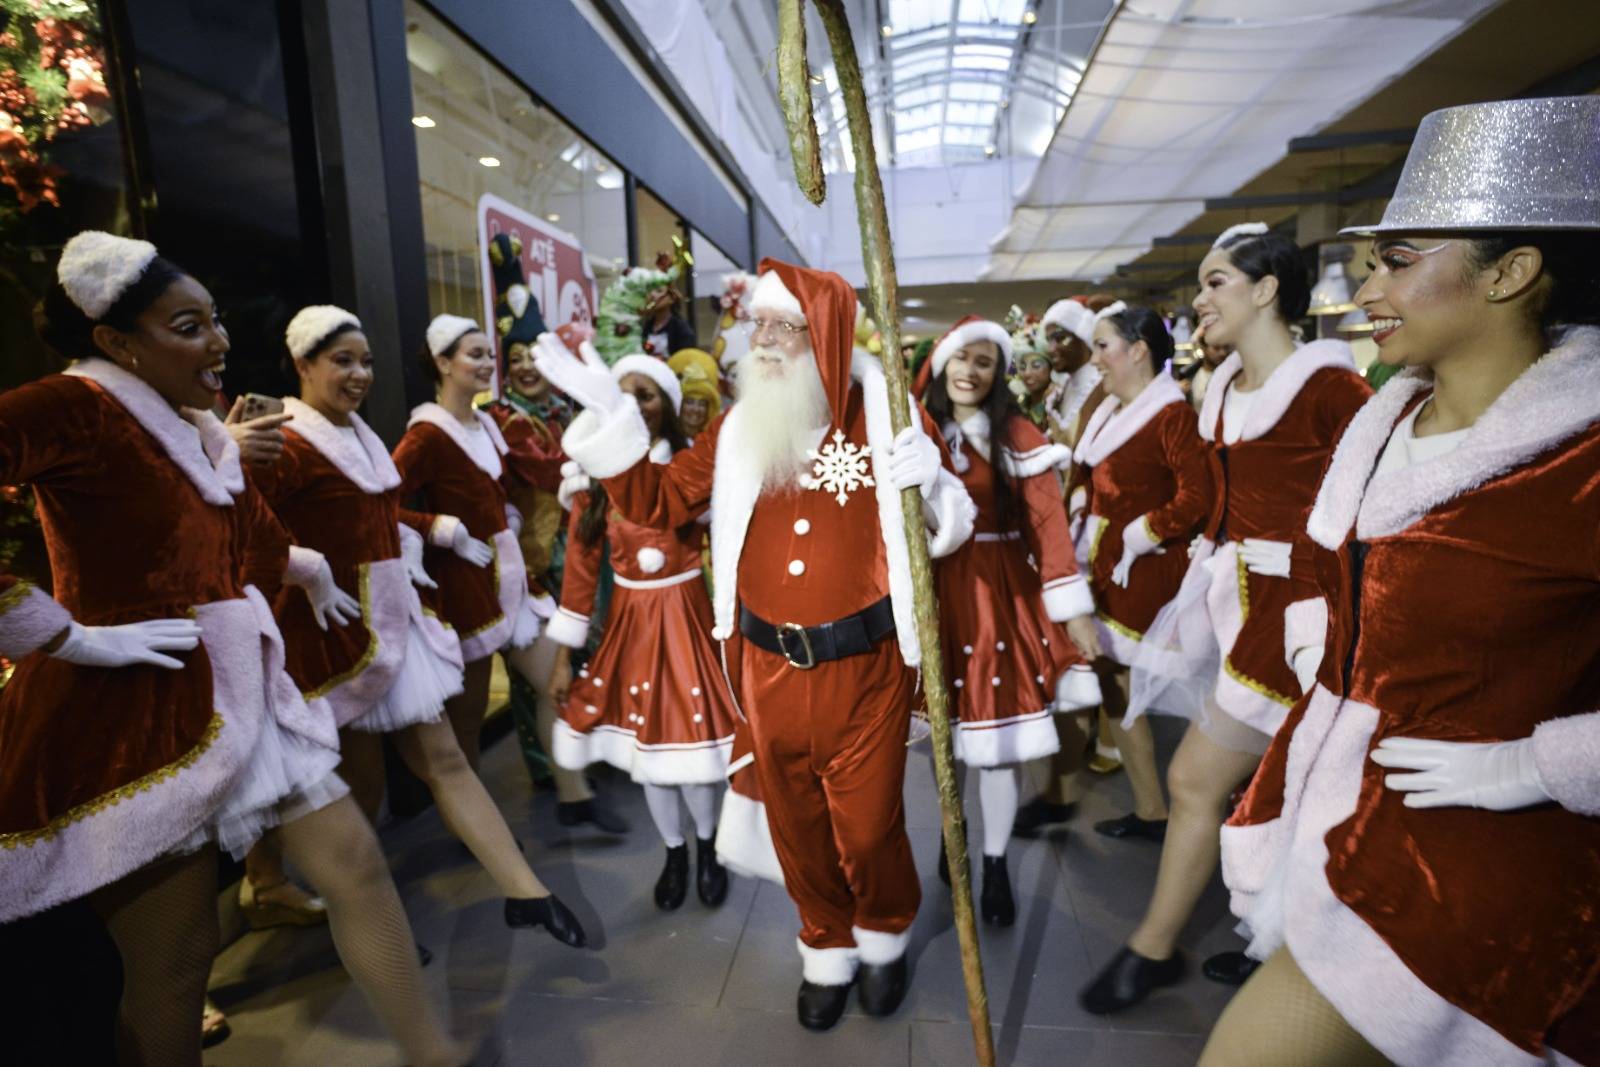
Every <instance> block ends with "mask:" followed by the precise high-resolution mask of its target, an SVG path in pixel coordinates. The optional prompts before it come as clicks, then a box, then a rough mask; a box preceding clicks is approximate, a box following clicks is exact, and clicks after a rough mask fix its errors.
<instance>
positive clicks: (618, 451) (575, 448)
mask: <svg viewBox="0 0 1600 1067" xmlns="http://www.w3.org/2000/svg"><path fill="white" fill-rule="evenodd" d="M561 447H562V449H563V451H565V452H566V453H567V455H568V456H569V457H570V458H571V459H572V460H573V461H574V462H576V463H577V464H578V466H580V467H582V468H583V470H584V473H586V474H588V475H589V477H591V478H614V477H616V476H617V475H619V474H621V473H623V472H624V471H626V470H629V469H630V468H632V467H633V465H634V464H636V463H638V462H639V461H640V460H642V459H644V458H645V456H646V455H648V454H649V452H650V431H649V430H647V429H646V428H645V425H644V417H643V416H642V415H640V414H639V402H638V401H637V400H635V399H634V398H633V397H632V396H624V397H623V398H622V403H620V404H618V405H617V406H616V407H614V408H612V409H611V410H610V411H606V412H596V411H595V410H594V409H592V408H585V409H584V410H583V411H580V412H579V413H578V417H577V418H575V419H573V420H572V424H571V425H570V426H568V427H567V432H566V433H565V434H564V435H563V436H562V438H561Z"/></svg>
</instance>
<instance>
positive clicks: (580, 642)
mask: <svg viewBox="0 0 1600 1067" xmlns="http://www.w3.org/2000/svg"><path fill="white" fill-rule="evenodd" d="M544 635H545V636H546V637H548V638H549V639H550V640H552V641H554V642H555V643H556V644H558V645H565V646H567V647H568V648H582V647H583V646H584V645H585V644H587V643H588V641H589V616H587V615H579V614H578V613H577V612H576V611H568V610H567V609H566V608H557V609H556V613H555V614H554V615H553V616H551V618H550V621H549V622H547V623H545V627H544Z"/></svg>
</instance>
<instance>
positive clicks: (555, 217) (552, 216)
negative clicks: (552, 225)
mask: <svg viewBox="0 0 1600 1067" xmlns="http://www.w3.org/2000/svg"><path fill="white" fill-rule="evenodd" d="M545 218H547V219H549V220H550V221H551V222H560V221H561V216H560V215H557V214H556V213H555V212H554V211H552V212H550V214H548V215H546V216H545Z"/></svg>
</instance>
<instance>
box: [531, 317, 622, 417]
mask: <svg viewBox="0 0 1600 1067" xmlns="http://www.w3.org/2000/svg"><path fill="white" fill-rule="evenodd" d="M533 365H534V366H536V367H538V368H539V373H540V374H542V375H544V376H545V377H546V378H548V379H550V383H551V384H552V385H554V386H555V387H556V388H557V389H559V390H561V391H562V392H563V393H566V394H567V395H568V396H570V397H571V398H572V399H573V400H575V401H577V403H578V404H579V405H580V406H582V407H585V408H589V409H590V410H592V411H594V412H596V413H605V412H610V411H614V410H616V408H617V407H619V406H620V405H621V404H622V388H621V387H620V386H619V385H617V380H616V379H615V378H613V377H612V376H611V369H610V368H609V367H607V366H606V363H605V360H603V359H601V358H600V353H598V352H596V351H595V350H594V345H592V344H590V343H589V342H588V341H584V342H583V343H582V344H580V345H579V346H578V355H576V356H574V355H573V354H572V350H571V349H569V348H568V347H567V346H566V345H565V344H563V343H562V341H561V338H559V337H557V336H556V335H555V334H553V333H541V334H540V335H539V339H538V340H537V341H535V342H534V345H533Z"/></svg>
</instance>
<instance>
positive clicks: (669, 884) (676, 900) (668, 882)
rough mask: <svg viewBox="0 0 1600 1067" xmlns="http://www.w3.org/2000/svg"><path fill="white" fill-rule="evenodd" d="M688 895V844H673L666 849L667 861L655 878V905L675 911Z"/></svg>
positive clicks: (681, 905) (665, 909)
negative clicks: (659, 875)
mask: <svg viewBox="0 0 1600 1067" xmlns="http://www.w3.org/2000/svg"><path fill="white" fill-rule="evenodd" d="M688 895H689V846H688V845H674V846H672V847H671V848H669V849H667V863H666V866H664V867H662V868H661V877H660V878H657V879H656V907H658V908H660V909H661V910H662V911H676V910H678V909H679V908H681V907H683V900H684V898H685V897H687V896H688Z"/></svg>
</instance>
